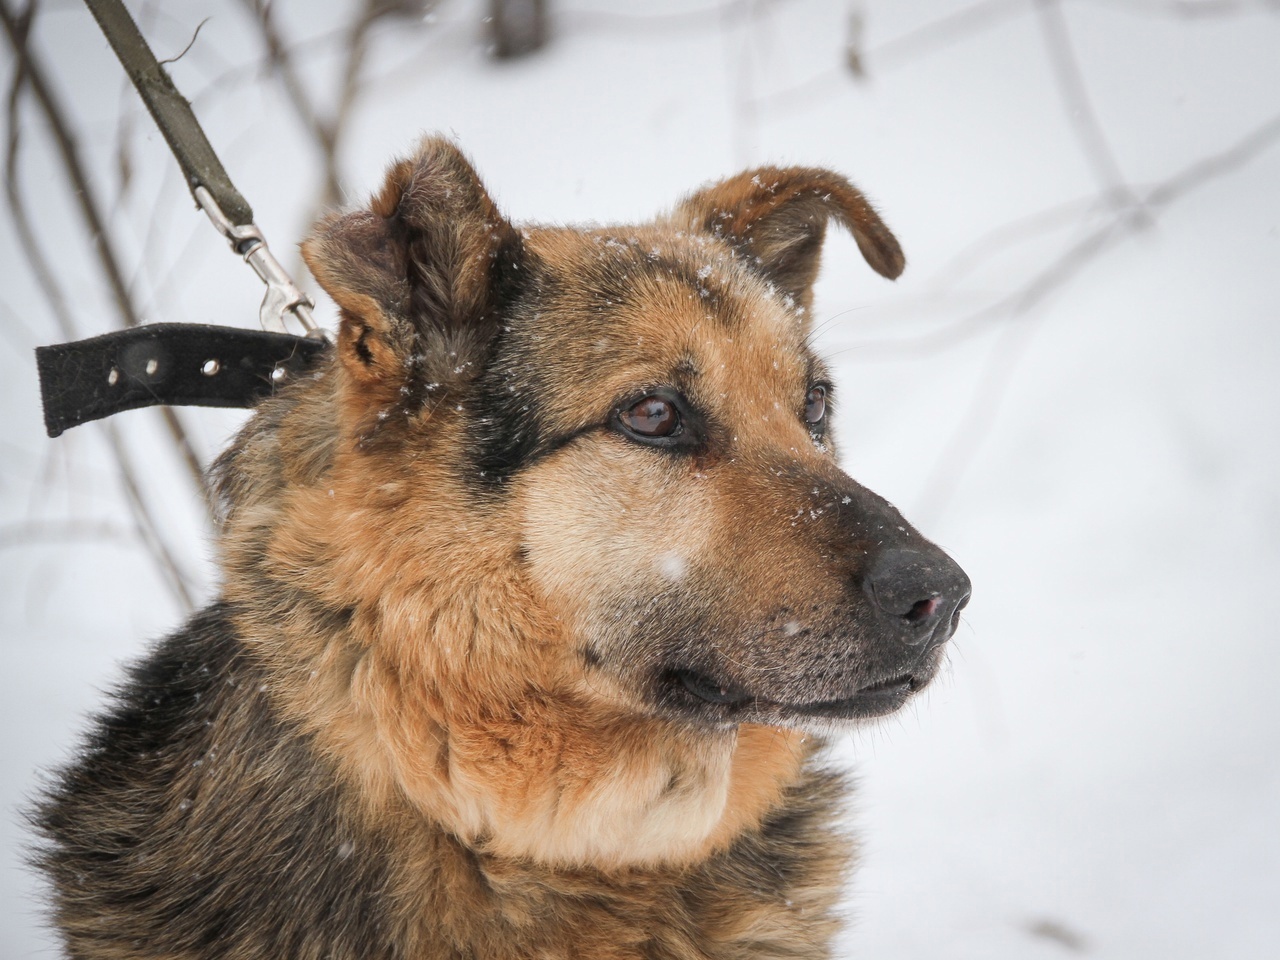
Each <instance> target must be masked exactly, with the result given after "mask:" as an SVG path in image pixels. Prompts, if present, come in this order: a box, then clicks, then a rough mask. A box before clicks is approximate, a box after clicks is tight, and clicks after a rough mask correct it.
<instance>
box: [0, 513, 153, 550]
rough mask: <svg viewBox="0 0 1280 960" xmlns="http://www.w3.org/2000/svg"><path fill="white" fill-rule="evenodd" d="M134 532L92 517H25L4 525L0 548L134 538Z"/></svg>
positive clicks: (0, 535)
mask: <svg viewBox="0 0 1280 960" xmlns="http://www.w3.org/2000/svg"><path fill="white" fill-rule="evenodd" d="M132 538H133V531H131V530H126V529H125V528H123V527H118V526H116V525H115V524H114V523H103V522H97V521H92V520H25V521H23V522H22V523H8V524H4V525H0V550H7V549H9V548H11V547H25V546H29V545H30V544H33V543H81V542H83V541H86V540H115V541H120V540H130V539H132Z"/></svg>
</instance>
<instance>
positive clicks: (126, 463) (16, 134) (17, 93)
mask: <svg viewBox="0 0 1280 960" xmlns="http://www.w3.org/2000/svg"><path fill="white" fill-rule="evenodd" d="M34 6H35V5H34V4H29V5H28V7H27V10H26V11H25V12H24V13H22V14H14V13H12V12H11V11H10V10H9V7H8V4H7V0H0V18H3V21H4V25H5V30H6V33H7V34H8V35H9V38H10V42H11V43H12V45H13V46H14V48H15V51H16V52H18V60H17V63H18V69H17V70H16V71H15V73H14V77H13V83H12V86H11V87H10V90H9V97H8V109H7V126H8V138H7V149H6V152H5V170H4V179H5V196H6V198H7V200H8V206H9V210H10V212H11V213H12V215H13V224H14V229H15V232H16V233H17V236H18V242H19V246H20V247H21V249H22V252H23V254H24V256H25V257H26V259H27V262H28V264H29V265H30V267H31V272H32V274H33V276H34V277H35V280H36V283H37V284H38V285H39V287H40V289H41V291H42V293H43V294H44V297H45V302H46V303H47V305H48V306H49V309H50V311H51V313H52V314H53V317H54V320H55V321H56V323H57V325H58V329H59V333H60V334H61V335H62V336H63V337H65V338H66V339H68V340H74V339H76V338H77V337H78V333H77V331H76V329H75V322H74V321H73V319H72V316H71V311H70V309H69V308H68V307H67V302H66V298H65V297H64V296H63V294H62V291H61V287H60V285H59V283H58V279H57V276H56V274H55V272H54V271H53V269H52V268H51V267H50V266H49V261H48V260H47V258H46V257H45V256H44V254H43V253H42V252H41V250H40V244H39V240H38V238H37V237H36V233H35V231H34V229H33V228H32V224H31V218H30V216H29V215H28V213H27V208H26V204H25V202H24V196H23V192H22V189H21V187H20V185H19V183H18V155H19V153H20V150H21V136H20V125H19V121H18V111H19V108H20V103H21V95H22V91H23V89H24V87H27V86H31V87H33V88H34V87H35V83H36V81H37V79H38V78H39V73H38V71H37V72H34V73H33V69H32V68H33V67H35V62H34V59H33V58H32V57H31V56H30V53H29V48H28V47H27V45H26V42H25V41H26V35H27V31H28V30H29V28H30V25H31V21H32V17H33V14H34ZM45 91H46V95H47V93H48V90H47V87H46V88H45ZM37 98H38V99H39V94H38V93H37ZM51 127H52V128H53V131H54V135H55V137H59V138H60V139H59V148H60V149H62V150H63V151H64V152H65V151H66V150H67V149H68V148H70V149H71V151H72V152H71V158H72V160H73V161H74V160H75V154H74V143H73V142H68V141H65V140H63V139H61V138H65V137H67V130H66V126H65V123H64V124H62V126H61V127H58V126H55V125H53V124H51ZM64 155H65V154H64ZM102 427H103V430H104V433H105V436H106V439H107V444H108V446H109V448H110V450H111V455H112V458H113V459H114V460H115V463H116V468H117V476H118V478H119V480H120V484H121V487H122V488H123V490H124V492H125V498H126V501H127V503H128V505H129V509H130V512H131V513H132V515H133V517H134V522H135V524H136V526H137V528H138V533H139V535H140V537H141V538H142V541H143V543H144V544H145V545H146V547H147V550H148V553H149V554H150V555H151V557H152V559H153V560H154V561H155V564H156V566H157V568H158V569H159V571H160V573H161V576H162V577H163V579H164V580H165V582H166V583H167V584H168V586H169V589H170V591H171V592H172V594H173V596H174V599H175V600H176V601H177V602H178V604H179V605H180V606H181V607H182V608H183V609H184V610H188V611H190V610H192V609H193V608H194V603H193V601H192V597H191V592H190V591H189V590H188V588H187V584H186V580H185V578H184V577H183V575H182V573H181V571H180V569H179V566H178V562H177V558H176V556H175V555H174V553H173V551H171V550H170V549H169V547H168V545H167V544H166V543H165V542H164V539H163V537H162V536H161V535H160V532H159V531H160V527H159V524H158V523H157V522H156V519H155V517H154V516H153V515H152V513H151V509H150V507H149V506H148V504H147V501H146V498H145V497H144V496H143V494H142V488H141V485H140V484H139V482H138V474H137V471H136V470H135V469H134V467H133V463H132V460H131V458H130V456H129V453H128V451H127V449H126V448H125V446H124V444H123V442H122V441H121V439H120V436H119V434H118V433H117V431H116V430H115V429H114V427H113V425H111V424H109V423H103V424H102ZM188 449H189V448H188ZM202 489H203V484H202Z"/></svg>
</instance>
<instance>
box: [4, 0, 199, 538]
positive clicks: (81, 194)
mask: <svg viewBox="0 0 1280 960" xmlns="http://www.w3.org/2000/svg"><path fill="white" fill-rule="evenodd" d="M35 11H36V4H35V3H34V0H33V2H31V3H29V4H28V7H27V11H26V13H24V14H21V15H17V14H14V13H13V12H11V11H10V10H9V5H8V2H7V0H0V19H3V21H4V26H5V33H6V34H7V35H8V38H9V43H10V46H12V47H13V52H14V54H15V56H16V57H17V62H18V70H17V74H16V77H15V96H16V87H17V85H18V84H19V83H25V84H26V85H28V86H29V87H30V89H31V92H32V94H33V95H34V97H35V101H36V103H38V104H39V106H40V109H41V112H42V113H43V114H44V117H45V120H46V121H47V122H48V124H49V129H50V130H51V132H52V133H53V137H54V142H55V144H56V146H57V148H58V156H59V157H60V158H61V160H62V165H63V169H64V170H65V171H66V173H67V176H68V177H69V178H70V180H71V185H72V192H73V193H74V194H75V199H76V204H77V207H78V208H79V210H80V215H81V217H82V218H83V219H84V222H85V228H86V229H87V230H88V232H89V236H90V238H91V239H92V242H93V247H94V250H95V252H96V253H97V255H98V263H99V266H101V268H102V271H103V274H104V275H105V276H106V278H107V284H108V286H109V287H110V288H111V293H112V298H113V301H114V303H115V307H116V315H117V317H118V319H119V321H120V323H121V325H122V326H125V327H136V326H138V324H139V322H140V321H139V315H138V312H137V310H136V309H135V307H134V304H133V298H132V296H131V295H130V293H129V289H128V286H127V284H126V283H125V280H124V272H123V270H122V269H121V266H120V258H119V256H118V255H117V254H116V251H115V248H114V246H113V245H112V242H111V234H110V232H109V231H108V230H107V226H106V223H105V221H104V218H103V216H102V214H101V212H100V211H99V209H98V204H97V201H96V200H95V197H96V195H97V194H96V191H95V190H94V188H93V184H92V182H91V181H90V179H89V176H88V174H87V172H86V171H85V168H84V165H83V163H82V162H81V160H80V150H79V146H78V144H77V142H76V139H75V136H74V135H73V134H72V132H71V125H70V123H69V122H68V120H67V113H66V111H65V110H64V109H63V108H62V105H61V104H60V103H59V102H58V99H57V97H56V95H55V94H54V92H53V88H52V87H51V86H50V84H49V83H48V80H47V79H46V77H45V74H44V70H43V68H42V67H41V65H40V63H39V62H38V61H37V60H36V59H35V57H34V56H32V53H31V49H30V48H29V47H28V45H27V36H28V33H29V31H30V28H31V24H32V21H33V19H34V15H35ZM11 119H12V116H11ZM160 415H161V418H162V419H163V421H164V424H165V427H166V429H167V430H168V431H169V435H170V437H171V438H172V439H173V441H174V444H175V446H176V447H177V448H178V454H179V456H180V457H181V458H182V461H183V463H184V464H185V465H186V468H187V472H188V473H189V474H190V476H191V480H192V482H193V483H194V484H195V486H196V489H197V490H198V491H199V492H200V496H201V499H202V500H203V501H204V503H205V507H206V510H207V511H208V517H209V519H210V521H212V518H213V512H212V507H211V505H210V503H209V491H208V487H207V486H206V484H205V477H204V469H203V468H202V467H201V466H200V461H199V458H198V457H197V456H196V453H195V449H194V447H193V446H192V445H191V442H190V439H189V438H188V436H187V431H186V429H185V427H183V425H182V421H181V420H180V419H179V417H178V414H177V412H176V411H174V410H173V409H171V408H169V407H162V408H160Z"/></svg>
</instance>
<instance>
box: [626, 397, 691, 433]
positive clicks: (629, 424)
mask: <svg viewBox="0 0 1280 960" xmlns="http://www.w3.org/2000/svg"><path fill="white" fill-rule="evenodd" d="M618 419H620V420H621V421H622V425H623V426H624V427H626V428H627V429H628V430H630V431H631V432H632V433H634V434H638V435H639V436H641V437H670V436H674V434H675V432H676V431H677V430H679V429H680V413H679V411H678V410H676V405H675V404H674V403H672V402H671V401H670V400H668V399H666V398H665V397H657V396H654V397H645V398H644V399H643V400H641V401H640V402H639V403H637V404H636V405H635V406H633V407H632V408H631V409H630V410H624V411H622V413H620V414H619V415H618Z"/></svg>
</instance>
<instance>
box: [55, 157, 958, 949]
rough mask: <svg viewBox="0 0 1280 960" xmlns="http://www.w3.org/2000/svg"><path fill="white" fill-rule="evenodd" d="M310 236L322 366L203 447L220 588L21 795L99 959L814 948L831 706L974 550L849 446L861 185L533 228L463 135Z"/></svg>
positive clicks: (829, 816) (818, 180)
mask: <svg viewBox="0 0 1280 960" xmlns="http://www.w3.org/2000/svg"><path fill="white" fill-rule="evenodd" d="M369 207H370V208H369V209H368V210H363V211H360V212H356V213H348V214H345V215H338V216H333V217H330V218H329V219H327V220H324V221H322V222H321V223H320V224H319V226H318V227H317V229H316V230H315V232H314V234H313V235H312V236H311V238H310V239H309V240H307V241H306V243H305V244H304V247H303V252H304V255H305V257H306V261H307V263H308V264H309V266H310V267H311V270H312V272H313V273H314V274H315V276H316V277H317V279H318V280H319V281H320V283H321V285H322V286H323V287H324V288H325V290H326V291H327V292H328V293H329V294H330V296H332V298H333V299H334V301H336V303H337V305H338V306H339V308H340V313H341V318H340V324H339V326H340V328H339V331H338V335H337V339H336V343H335V345H334V347H333V349H332V350H331V351H329V352H328V353H327V354H326V355H325V356H324V357H323V358H322V360H321V362H320V364H319V367H318V368H317V369H316V371H315V373H314V376H310V377H304V378H300V379H298V380H297V381H296V382H295V383H293V384H292V385H290V386H288V387H287V388H285V389H283V390H282V391H280V392H279V393H278V394H277V395H276V396H275V397H273V398H271V399H268V400H266V401H264V402H263V403H262V404H261V406H260V407H259V409H258V410H257V412H256V414H255V415H254V416H253V417H252V419H251V420H250V421H249V422H248V424H247V426H246V427H245V428H244V429H243V430H242V432H241V433H240V434H239V436H238V438H237V439H236V440H235V442H234V444H233V445H232V446H231V448H230V449H229V450H228V451H227V452H226V453H224V454H223V455H222V456H221V458H220V459H219V460H218V461H217V463H216V464H215V467H214V479H215V481H216V489H217V495H218V502H219V511H220V516H219V529H218V550H219V557H220V563H221V568H222V571H223V578H222V584H221V588H220V594H219V598H218V599H217V601H216V602H214V603H213V604H212V605H211V606H209V607H208V608H207V609H205V610H204V611H203V612H201V613H199V614H197V615H196V616H195V617H194V618H193V619H192V620H191V621H190V623H188V624H187V625H186V626H185V627H184V628H182V629H181V630H180V631H179V632H177V633H176V634H174V635H173V636H171V637H169V638H168V639H167V640H165V641H163V642H162V643H161V644H159V646H158V647H156V648H155V650H154V651H153V652H152V653H151V654H150V655H149V656H148V657H146V659H144V660H143V661H142V662H141V663H140V664H138V665H137V666H135V667H134V668H133V669H132V671H131V672H130V674H129V675H128V679H127V680H126V681H125V683H124V684H123V686H122V687H121V689H120V690H119V692H118V694H117V696H116V699H115V701H114V702H113V704H112V705H111V706H110V707H109V708H108V709H107V710H106V711H105V712H104V713H103V714H102V715H101V716H100V717H99V718H98V720H97V721H96V726H95V727H94V729H93V731H92V733H91V734H90V736H89V738H88V740H87V742H86V744H85V745H84V748H83V750H82V752H81V753H80V755H79V758H78V759H77V760H76V761H75V762H74V763H72V764H71V765H70V767H69V768H67V769H65V770H63V771H62V772H61V773H60V774H59V775H58V776H57V778H56V781H55V782H54V783H53V785H52V786H51V787H49V788H48V790H47V792H46V794H45V795H44V797H43V799H42V800H41V801H40V804H39V807H38V810H37V811H36V813H35V817H36V819H37V823H38V828H39V830H40V832H41V833H42V835H43V840H42V843H41V846H40V848H39V850H38V852H37V854H36V856H37V858H38V860H39V863H40V865H41V867H42V868H43V869H44V870H45V871H46V872H47V873H48V875H49V876H50V877H51V880H52V887H53V896H54V904H55V906H54V911H55V916H56V923H57V926H58V927H59V928H60V930H61V933H62V935H63V937H64V938H65V942H66V947H67V951H68V954H69V955H70V956H73V957H80V958H96V960H124V958H148V960H162V958H163V960H197V958H199V960H211V958H236V960H242V958H243V960H285V958H288V960H304V958H315V960H321V958H326V960H357V958H359V960H375V958H376V960H428V958H453V960H515V958H520V960H528V958H541V960H553V958H570V957H583V958H598V960H604V958H611V960H623V958H634V960H640V958H645V960H677V958H679V960H693V958H699V960H730V958H733V960H747V958H757V960H758V958H784V957H785V958H817V957H826V956H828V955H829V950H830V946H831V941H832V937H833V935H834V933H835V932H836V930H837V928H838V918H837V910H836V905H837V902H838V900H839V898H840V895H841V888H842V883H843V880H844V877H845V874H846V871H847V868H848V866H849V864H850V862H851V850H850V845H849V841H848V838H847V837H846V836H845V835H844V833H843V831H842V830H841V829H839V827H838V825H837V824H836V822H835V821H836V819H837V818H838V816H839V812H840V811H839V803H840V798H841V795H842V792H843V785H842V782H841V779H840V777H839V775H838V774H835V773H832V772H830V771H829V770H826V769H824V768H823V766H822V762H821V758H820V756H819V755H818V751H819V749H820V747H821V744H822V740H821V738H822V736H823V735H824V734H825V733H828V732H831V731H841V730H844V729H846V728H848V727H849V726H850V725H852V724H854V723H856V722H857V721H860V720H863V719H864V718H870V717H878V716H882V715H884V714H888V713H890V712H892V711H894V710H897V709H898V708H899V707H901V706H902V705H903V703H904V702H906V701H907V700H908V699H909V698H910V697H911V695H912V694H913V693H915V692H916V691H917V690H919V689H921V688H922V687H924V686H925V685H926V684H927V683H928V682H929V681H930V679H931V678H932V677H933V676H934V674H935V672H936V671H937V669H938V665H939V661H940V660H941V659H942V658H943V656H944V649H945V646H946V641H947V640H948V639H949V638H950V637H951V635H952V633H953V631H954V629H955V626H956V622H957V619H958V616H959V613H960V609H961V608H962V607H963V605H964V604H965V602H966V600H967V599H968V595H969V581H968V579H967V578H966V576H965V574H964V573H963V572H962V571H961V569H960V568H959V567H958V566H957V565H956V564H955V563H954V562H953V561H952V560H951V559H950V558H948V557H947V556H946V554H944V553H943V552H942V551H941V550H939V549H938V548H937V547H935V546H934V545H932V544H931V543H929V542H928V541H927V540H925V539H924V538H923V537H922V536H921V535H920V534H919V533H917V532H916V531H915V530H914V529H913V528H912V527H911V526H910V525H909V524H908V523H907V522H906V521H905V520H904V519H903V518H902V517H901V516H900V515H899V514H898V512H897V511H896V510H895V509H894V508H893V507H892V506H890V505H889V504H888V503H887V502H885V501H884V500H882V499H881V498H880V497H878V496H876V495H875V494H873V493H871V492H869V491H868V490H866V489H864V488H863V487H861V486H859V485H858V484H857V483H855V482H854V481H853V480H851V479H850V478H849V477H848V476H846V475H845V474H844V473H842V472H841V470H840V469H839V467H838V466H837V461H836V455H835V452H834V447H833V444H832V438H831V435H830V433H829V425H828V421H829V420H830V419H831V414H832V393H833V391H832V385H831V382H830V378H829V374H828V372H827V369H826V367H824V366H823V364H822V361H821V360H819V359H818V358H817V357H816V356H815V355H814V353H813V351H812V349H811V348H810V345H809V342H808V338H809V334H810V332H811V322H812V321H811V304H812V289H811V288H812V284H813V281H814V278H815V275H816V273H817V270H818V262H819V256H820V252H821V246H822V241H823V236H824V232H825V229H826V226H827V222H828V221H829V220H835V221H836V222H837V223H839V224H841V225H842V226H844V227H845V228H847V229H848V230H849V231H850V232H851V233H852V234H853V236H854V237H855V238H856V239H857V242H858V246H859V247H860V249H861V251H862V254H863V255H864V256H865V258H866V260H867V262H868V263H869V264H870V265H871V267H872V268H874V269H875V270H876V271H877V272H879V273H881V274H883V275H884V276H886V277H895V276H897V274H898V273H899V272H900V271H901V269H902V266H903V258H902V253H901V251H900V249H899V247H898V244H897V241H896V240H895V239H894V237H893V235H892V234H891V233H890V232H889V230H888V229H887V228H886V227H885V226H884V224H883V223H882V222H881V220H880V218H879V217H878V216H877V215H876V213H875V212H874V211H873V210H872V208H871V206H870V205H869V204H868V203H867V201H866V200H865V199H864V198H863V196H862V194H860V193H859V192H858V191H857V190H856V189H855V188H854V187H853V186H852V185H851V184H850V183H849V182H848V181H847V180H845V179H844V178H843V177H841V176H840V175H838V174H835V173H832V172H830V171H827V170H822V169H809V168H800V167H789V168H778V167H763V168H760V169H757V170H753V171H748V172H746V173H742V174H740V175H738V176H735V177H731V178H729V179H727V180H724V181H722V182H720V183H716V184H714V185H712V186H709V187H706V188H704V189H702V190H700V191H698V192H696V193H694V194H692V195H691V196H689V197H687V198H686V199H685V200H683V201H682V202H681V203H680V204H679V205H678V206H677V207H676V208H675V210H674V212H672V213H670V214H669V215H667V216H664V217H661V218H659V219H657V220H655V221H654V222H652V223H649V224H645V225H641V226H634V227H631V226H624V227H591V228H586V229H570V228H563V227H541V226H536V227H535V226H530V227H526V228H519V227H516V226H513V225H512V224H511V223H509V222H508V221H507V220H506V219H504V217H503V216H502V214H500V213H499V211H498V210H497V209H496V207H495V205H494V203H493V201H492V200H491V199H490V197H489V195H488V194H487V193H486V191H485V189H484V187H483V186H482V184H481V182H480V180H479V178H478V177H477V175H476V173H475V171H474V170H473V168H472V167H471V165H470V164H469V163H468V161H467V160H466V159H465V158H464V157H463V155H462V154H461V153H460V152H459V151H458V149H457V148H456V147H455V146H454V145H453V144H452V143H450V142H448V141H447V140H443V139H428V140H426V141H425V142H424V143H422V144H421V146H420V147H419V148H418V150H417V151H416V153H415V154H414V155H413V156H412V157H410V158H408V159H405V160H402V161H400V162H397V163H395V164H394V165H393V166H392V167H391V169H390V171H389V173H388V175H387V178H386V183H385V185H384V186H383V187H382V189H381V191H380V192H379V193H377V195H376V196H375V197H374V198H373V200H372V201H371V203H370V205H369Z"/></svg>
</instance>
